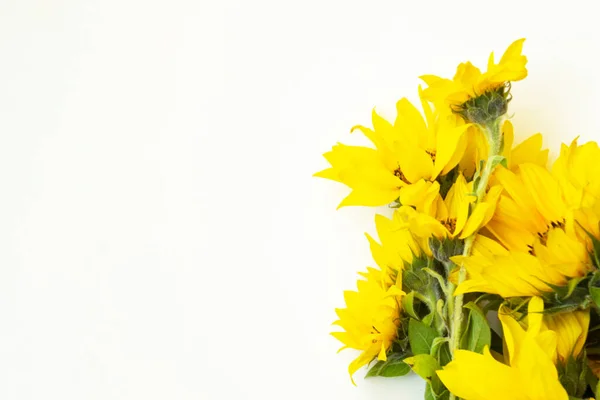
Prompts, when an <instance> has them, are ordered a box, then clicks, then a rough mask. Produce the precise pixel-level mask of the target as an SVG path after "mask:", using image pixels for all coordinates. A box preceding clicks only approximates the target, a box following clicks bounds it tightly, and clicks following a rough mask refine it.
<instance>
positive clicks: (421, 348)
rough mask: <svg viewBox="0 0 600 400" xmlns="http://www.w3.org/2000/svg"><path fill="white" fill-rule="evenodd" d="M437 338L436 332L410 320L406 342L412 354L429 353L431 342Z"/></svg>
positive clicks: (414, 320)
mask: <svg viewBox="0 0 600 400" xmlns="http://www.w3.org/2000/svg"><path fill="white" fill-rule="evenodd" d="M437 336H438V333H437V331H436V330H435V329H434V328H432V327H430V326H427V325H425V324H424V323H422V322H420V321H417V320H416V319H412V318H411V320H410V321H409V322H408V341H409V342H410V348H411V350H412V352H413V354H427V355H429V353H430V352H431V346H432V344H433V340H434V339H435V338H436V337H437Z"/></svg>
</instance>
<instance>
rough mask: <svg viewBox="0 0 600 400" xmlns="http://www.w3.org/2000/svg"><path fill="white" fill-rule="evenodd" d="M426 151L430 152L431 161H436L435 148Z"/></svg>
mask: <svg viewBox="0 0 600 400" xmlns="http://www.w3.org/2000/svg"><path fill="white" fill-rule="evenodd" d="M425 153H427V154H429V157H431V161H433V162H434V163H435V150H425Z"/></svg>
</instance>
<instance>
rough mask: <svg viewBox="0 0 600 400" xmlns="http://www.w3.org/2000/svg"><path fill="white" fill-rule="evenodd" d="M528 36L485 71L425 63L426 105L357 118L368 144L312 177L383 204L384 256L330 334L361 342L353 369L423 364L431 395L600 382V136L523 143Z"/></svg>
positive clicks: (554, 395) (471, 395) (358, 199)
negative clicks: (519, 87) (520, 99)
mask: <svg viewBox="0 0 600 400" xmlns="http://www.w3.org/2000/svg"><path fill="white" fill-rule="evenodd" d="M523 42H524V40H523V39H521V40H517V41H515V42H514V43H512V44H511V45H510V46H509V47H508V49H507V50H506V52H505V53H504V54H503V56H502V57H501V58H500V60H499V61H498V62H496V61H495V58H494V54H493V53H492V54H491V55H490V57H489V60H488V64H487V69H486V70H485V71H484V72H482V70H481V69H479V68H477V67H476V66H474V65H473V64H471V63H470V62H465V63H461V64H460V65H459V66H458V67H457V70H456V74H455V75H454V77H453V78H452V79H447V78H442V77H438V76H434V75H425V76H422V77H421V79H422V80H423V82H424V85H423V86H422V87H419V98H420V108H421V109H420V110H419V108H418V107H417V106H415V105H414V104H412V103H411V102H409V101H408V100H407V99H406V98H403V99H401V100H400V101H398V103H397V104H396V109H397V115H396V118H395V120H394V121H388V120H386V119H384V118H383V117H381V116H380V115H379V114H378V113H377V112H375V111H373V114H372V127H367V126H362V125H359V126H355V127H354V128H352V131H359V132H361V133H362V134H363V135H364V136H366V138H368V140H369V141H370V142H371V143H372V146H370V147H361V146H350V145H345V144H336V145H335V146H333V148H332V149H331V151H329V152H327V153H325V154H324V157H325V159H326V160H327V161H328V163H329V164H330V167H329V168H327V169H325V170H323V171H321V172H318V173H317V174H316V176H318V177H322V178H327V179H331V180H334V181H338V182H341V183H343V184H345V185H346V186H348V187H349V188H350V189H351V191H350V194H349V195H348V196H347V197H346V198H344V199H343V200H342V202H341V203H340V205H339V207H343V206H383V205H388V206H389V207H390V208H391V209H392V212H391V213H390V214H391V216H383V215H375V227H376V231H377V236H378V237H377V238H374V237H371V236H369V235H367V239H368V242H369V245H370V249H371V253H372V256H373V260H374V262H375V264H376V266H373V267H368V268H367V269H366V270H365V271H363V272H361V273H359V275H360V278H359V280H358V282H357V289H356V290H351V291H346V292H345V293H344V300H345V308H339V309H336V314H337V316H338V319H337V321H335V322H334V324H335V325H336V326H337V327H338V328H339V329H338V330H337V331H336V332H333V333H332V335H333V336H334V337H335V338H336V339H338V340H339V341H340V342H342V343H343V345H344V346H343V347H342V349H353V350H355V351H358V355H357V357H356V358H355V359H354V361H352V362H351V363H350V366H349V373H350V378H351V380H352V383H354V380H353V376H354V374H355V373H356V372H357V371H358V370H359V369H361V368H362V367H365V366H366V367H367V368H368V372H366V377H376V376H380V377H398V376H402V375H405V374H407V373H409V371H411V370H412V371H414V373H416V374H417V375H419V376H420V377H422V378H423V379H424V381H425V399H431V400H433V399H443V400H445V399H457V398H462V399H465V400H484V399H485V400H490V399H530V400H533V399H539V400H542V399H543V400H568V399H584V398H585V399H587V398H591V397H594V396H596V397H598V396H600V393H598V392H599V391H600V385H599V384H598V382H599V380H598V377H599V376H600V148H599V147H598V145H597V144H596V143H595V142H588V143H585V144H580V143H578V141H577V139H575V140H573V141H572V142H571V143H570V144H569V145H566V144H563V145H562V147H561V150H560V155H559V156H558V157H557V159H556V160H555V161H554V162H553V163H551V165H550V166H549V165H548V164H549V163H548V150H545V149H543V148H542V147H543V138H542V135H541V134H539V133H538V134H535V135H533V136H531V137H529V138H528V139H526V140H524V141H523V142H521V143H519V144H515V143H513V142H514V133H513V126H512V124H511V122H510V121H509V119H508V114H507V112H508V106H509V103H510V101H511V98H512V97H511V85H512V83H513V82H518V81H520V80H522V79H524V78H525V77H526V76H527V69H526V64H527V58H526V57H525V56H524V55H523V54H522V49H523Z"/></svg>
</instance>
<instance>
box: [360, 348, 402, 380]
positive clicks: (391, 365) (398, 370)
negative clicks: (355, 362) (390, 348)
mask: <svg viewBox="0 0 600 400" xmlns="http://www.w3.org/2000/svg"><path fill="white" fill-rule="evenodd" d="M405 357H406V355H405V354H401V353H392V354H389V355H388V356H387V360H386V361H377V363H375V365H373V366H372V367H371V368H370V369H369V372H367V375H365V378H370V377H373V376H383V377H386V378H392V377H395V376H403V375H406V374H408V373H409V372H410V367H409V366H408V364H406V363H405V362H404V361H403V360H404V358H405Z"/></svg>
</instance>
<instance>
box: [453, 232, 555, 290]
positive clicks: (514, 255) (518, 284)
mask: <svg viewBox="0 0 600 400" xmlns="http://www.w3.org/2000/svg"><path fill="white" fill-rule="evenodd" d="M452 261H453V262H454V263H455V264H457V265H462V266H464V267H465V269H466V271H467V279H466V280H465V281H464V282H462V283H461V284H460V285H458V287H457V288H456V291H455V292H454V295H460V294H464V293H472V292H484V293H494V294H499V295H500V296H502V297H516V296H535V295H539V294H540V293H542V292H549V291H552V289H551V288H550V287H549V286H548V285H547V284H548V283H549V284H553V285H565V284H566V283H567V278H566V277H565V275H564V274H562V273H561V272H560V271H559V270H558V269H556V268H549V267H548V266H546V265H544V264H543V263H542V262H541V261H540V259H539V258H537V257H535V256H533V255H531V254H529V253H526V252H519V251H508V250H506V248H504V247H503V246H502V245H500V244H499V243H498V242H496V241H495V240H493V239H490V238H488V237H485V236H483V235H477V236H476V238H475V242H474V244H473V249H472V253H471V255H469V256H454V257H452Z"/></svg>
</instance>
